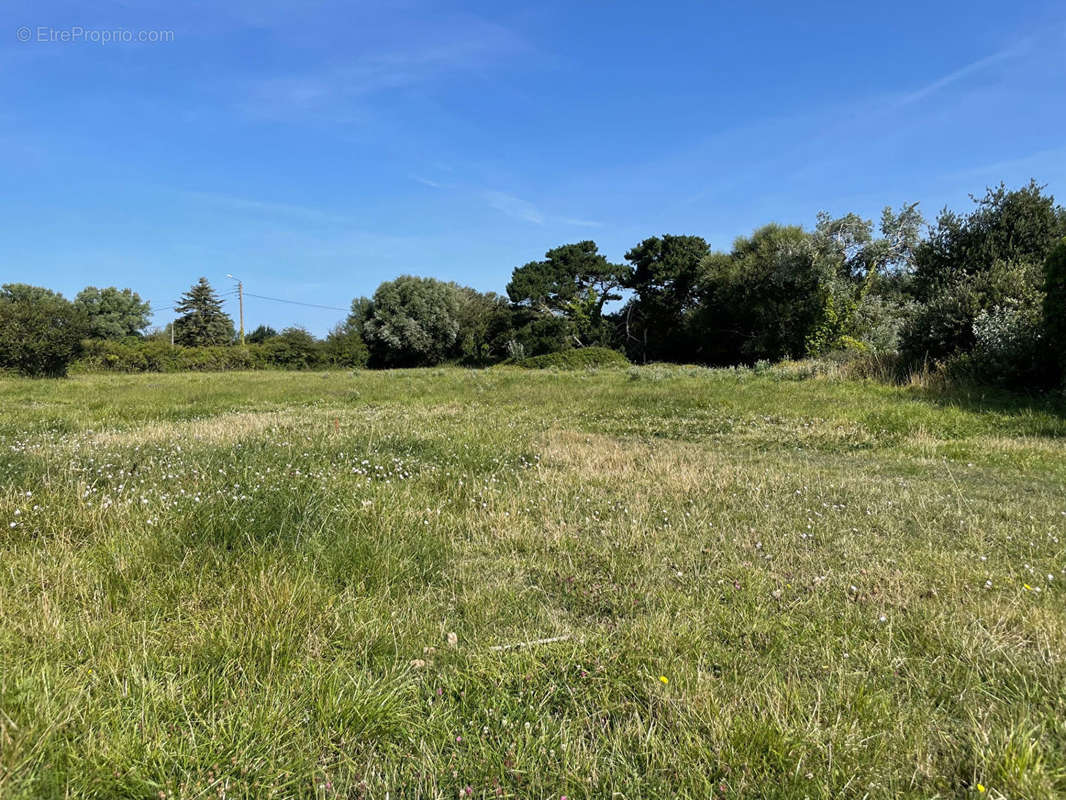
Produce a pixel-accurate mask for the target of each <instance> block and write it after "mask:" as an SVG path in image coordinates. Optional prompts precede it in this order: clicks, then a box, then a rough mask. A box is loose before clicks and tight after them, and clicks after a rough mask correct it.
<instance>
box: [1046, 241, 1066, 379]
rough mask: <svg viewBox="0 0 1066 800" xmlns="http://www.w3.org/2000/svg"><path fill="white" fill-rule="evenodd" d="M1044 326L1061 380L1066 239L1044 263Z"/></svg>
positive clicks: (1064, 369)
mask: <svg viewBox="0 0 1066 800" xmlns="http://www.w3.org/2000/svg"><path fill="white" fill-rule="evenodd" d="M1044 326H1045V331H1046V333H1047V347H1048V350H1049V351H1050V352H1051V354H1052V357H1053V358H1054V360H1055V362H1057V363H1056V365H1055V366H1056V367H1057V369H1058V378H1059V379H1060V380H1062V379H1063V378H1066V239H1062V240H1060V241H1059V243H1058V244H1057V245H1056V246H1055V249H1054V250H1052V251H1051V255H1049V256H1048V258H1047V261H1046V262H1045V263H1044Z"/></svg>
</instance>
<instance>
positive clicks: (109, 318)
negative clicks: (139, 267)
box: [74, 286, 152, 339]
mask: <svg viewBox="0 0 1066 800" xmlns="http://www.w3.org/2000/svg"><path fill="white" fill-rule="evenodd" d="M74 305H75V306H77V307H78V308H79V309H81V310H82V311H83V312H84V313H85V316H86V318H87V319H88V321H89V336H91V337H92V338H94V339H124V338H126V337H127V336H140V335H141V334H142V333H143V332H144V329H145V328H147V327H148V322H149V320H150V319H151V314H152V307H151V305H150V304H149V303H148V302H147V301H142V300H141V297H140V295H139V294H137V293H136V292H135V291H133V290H132V289H119V288H117V287H115V286H108V287H107V288H106V289H98V288H96V287H95V286H86V287H85V288H84V289H82V290H81V291H80V292H78V296H77V297H75V298H74Z"/></svg>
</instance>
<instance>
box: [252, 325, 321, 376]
mask: <svg viewBox="0 0 1066 800" xmlns="http://www.w3.org/2000/svg"><path fill="white" fill-rule="evenodd" d="M256 355H257V356H258V358H259V360H260V362H261V365H262V366H267V365H269V366H273V367H279V368H281V369H309V368H312V367H317V366H319V365H320V363H321V360H322V351H321V346H320V344H319V343H318V342H317V341H315V337H314V336H312V335H311V334H310V333H309V332H308V331H307V330H305V329H304V328H286V329H285V330H283V331H282V332H281V333H279V334H278V335H277V336H271V337H269V338H268V339H267V340H266V341H264V342H263V343H262V344H261V345H259V347H258V348H257V352H256Z"/></svg>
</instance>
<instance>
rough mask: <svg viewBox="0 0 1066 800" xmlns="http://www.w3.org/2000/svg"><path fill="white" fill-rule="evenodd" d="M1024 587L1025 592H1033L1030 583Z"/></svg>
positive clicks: (1024, 584)
mask: <svg viewBox="0 0 1066 800" xmlns="http://www.w3.org/2000/svg"><path fill="white" fill-rule="evenodd" d="M1022 586H1024V587H1025V591H1027V592H1031V591H1033V587H1032V586H1030V585H1029V584H1028V583H1023V584H1022Z"/></svg>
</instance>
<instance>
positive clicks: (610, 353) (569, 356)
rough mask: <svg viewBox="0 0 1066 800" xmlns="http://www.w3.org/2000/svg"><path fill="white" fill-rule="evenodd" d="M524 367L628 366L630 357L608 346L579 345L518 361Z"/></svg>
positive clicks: (578, 367)
mask: <svg viewBox="0 0 1066 800" xmlns="http://www.w3.org/2000/svg"><path fill="white" fill-rule="evenodd" d="M515 366H519V367H522V368H523V369H552V368H554V369H587V368H590V367H628V366H629V359H627V358H626V357H625V356H624V355H622V354H621V353H619V352H618V351H617V350H611V349H610V348H608V347H579V348H575V349H573V350H561V351H559V352H558V353H547V354H545V355H542V356H533V357H531V358H523V359H522V360H521V361H516V362H515Z"/></svg>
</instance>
